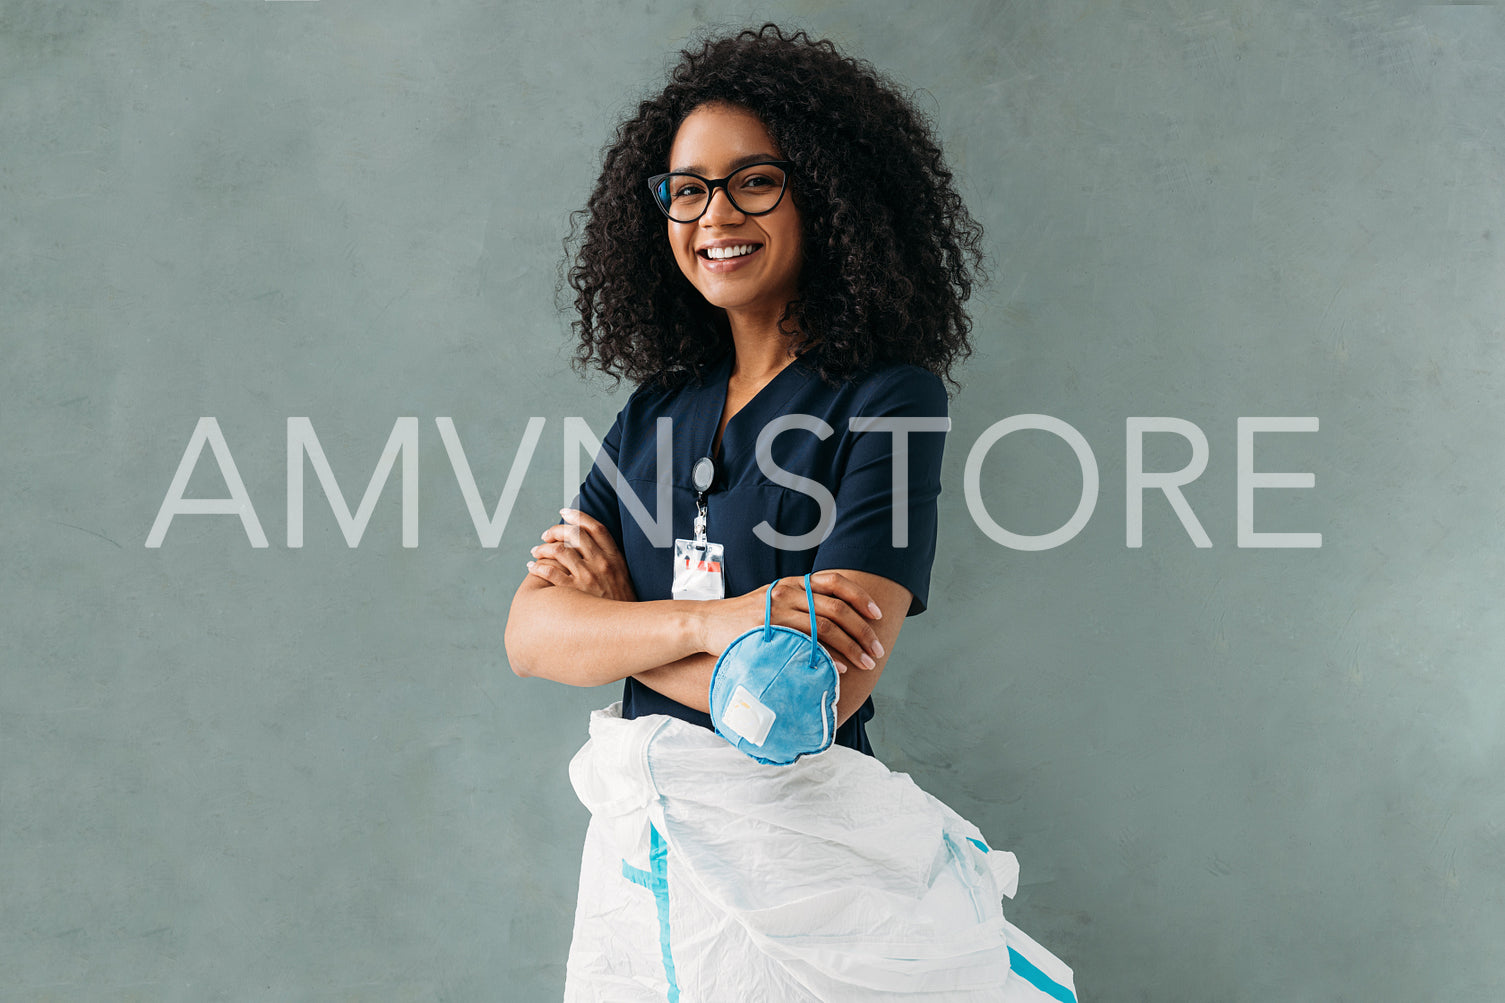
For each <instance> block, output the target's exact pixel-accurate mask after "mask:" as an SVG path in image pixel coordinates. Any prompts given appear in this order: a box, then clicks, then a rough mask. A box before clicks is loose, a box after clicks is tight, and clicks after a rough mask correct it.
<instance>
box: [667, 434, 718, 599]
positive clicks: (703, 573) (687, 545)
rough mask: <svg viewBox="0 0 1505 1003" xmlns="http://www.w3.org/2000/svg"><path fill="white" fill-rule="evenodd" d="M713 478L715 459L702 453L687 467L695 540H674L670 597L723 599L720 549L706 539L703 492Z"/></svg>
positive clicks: (714, 478) (705, 509)
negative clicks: (693, 500)
mask: <svg viewBox="0 0 1505 1003" xmlns="http://www.w3.org/2000/svg"><path fill="white" fill-rule="evenodd" d="M715 480H716V462H715V461H714V460H712V459H711V458H710V457H709V456H702V457H701V458H700V459H698V460H696V461H695V466H693V467H691V468H690V484H691V486H693V487H694V488H695V539H693V540H685V539H678V540H675V541H674V585H673V588H672V590H671V591H670V596H671V597H672V598H674V599H724V598H725V597H726V576H725V575H724V574H723V573H722V555H723V553H724V549H723V547H722V546H721V544H719V543H712V542H710V541H709V540H708V539H706V514H707V511H708V510H707V507H706V497H705V496H706V492H708V491H710V490H711V484H712V483H713V482H714V481H715Z"/></svg>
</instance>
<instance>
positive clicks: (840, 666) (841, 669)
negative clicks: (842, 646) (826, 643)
mask: <svg viewBox="0 0 1505 1003" xmlns="http://www.w3.org/2000/svg"><path fill="white" fill-rule="evenodd" d="M846 670H847V667H846V666H845V665H843V664H842V663H841V662H837V663H836V671H837V672H845V671H846Z"/></svg>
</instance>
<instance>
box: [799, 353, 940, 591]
mask: <svg viewBox="0 0 1505 1003" xmlns="http://www.w3.org/2000/svg"><path fill="white" fill-rule="evenodd" d="M864 419H890V420H892V421H879V422H877V423H875V424H876V425H877V427H873V428H869V429H867V430H865V431H857V430H854V429H853V428H852V423H853V422H855V423H856V424H857V426H858V428H861V427H862V425H863V422H864ZM946 419H947V406H946V390H945V387H944V385H942V383H941V381H940V378H939V377H937V376H936V375H935V374H933V373H930V372H928V371H926V370H924V369H920V368H919V367H916V366H903V367H899V368H898V369H897V370H896V371H894V372H893V373H892V374H887V373H885V374H883V375H881V376H879V377H877V378H876V379H875V380H874V386H873V389H872V392H871V393H870V394H869V395H868V397H867V399H866V400H864V401H863V403H862V404H861V405H859V406H858V408H857V411H856V413H855V414H854V415H853V416H852V418H851V419H850V420H849V422H848V427H847V428H845V429H837V431H838V432H839V433H841V434H844V435H847V436H850V437H851V438H850V448H849V449H848V450H847V459H846V463H845V465H844V466H843V469H842V473H841V480H840V482H839V483H838V484H837V485H836V490H835V492H834V493H835V496H836V517H835V521H834V525H833V526H832V529H831V534H830V535H829V536H827V537H826V539H825V540H824V541H823V542H822V543H821V544H820V546H819V548H818V549H817V550H816V553H815V565H814V568H813V569H812V570H814V571H820V570H824V569H829V568H848V569H851V570H853V571H866V572H869V573H871V574H875V575H881V576H882V577H884V578H888V579H890V580H892V581H895V582H897V583H899V584H900V585H902V586H904V587H905V588H906V589H908V590H909V592H910V595H911V596H912V597H913V598H912V600H911V602H910V606H909V612H908V615H909V616H914V615H917V614H919V613H923V612H924V611H925V608H926V605H927V602H928V600H929V595H930V567H931V565H932V564H933V563H934V561H935V546H936V528H937V499H938V498H939V496H940V493H941V454H942V451H943V449H944V447H945V441H946V434H945V432H944V431H939V430H927V431H921V430H919V429H920V428H922V427H924V426H926V425H929V426H931V427H932V428H934V426H936V425H941V424H943V423H944V422H945V420H946ZM892 426H898V427H897V428H895V427H892ZM901 443H902V444H903V445H902V448H901ZM896 467H897V468H898V469H897V473H898V475H900V476H901V477H902V479H901V480H899V481H898V487H899V490H898V491H896V490H895V488H896V481H895V477H896ZM904 495H907V498H905V497H903V496H904ZM901 502H902V504H901ZM896 515H897V518H896Z"/></svg>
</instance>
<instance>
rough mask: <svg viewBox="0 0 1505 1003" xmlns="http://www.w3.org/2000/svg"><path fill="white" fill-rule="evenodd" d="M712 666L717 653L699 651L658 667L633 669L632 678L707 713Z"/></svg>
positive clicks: (709, 709)
mask: <svg viewBox="0 0 1505 1003" xmlns="http://www.w3.org/2000/svg"><path fill="white" fill-rule="evenodd" d="M715 667H716V656H715V655H713V654H711V653H710V652H707V651H701V652H697V653H695V654H693V655H689V656H688V657H685V658H681V659H679V660H678V661H674V662H669V663H668V664H666V665H660V666H658V667H657V668H652V669H646V670H644V671H642V672H634V673H633V678H634V679H636V680H637V681H638V682H640V683H642V684H643V685H644V686H646V687H648V688H649V689H651V690H653V691H654V692H655V693H660V694H662V695H664V696H666V697H668V698H669V699H670V700H677V701H679V702H680V703H682V704H684V705H685V706H686V707H693V708H694V709H695V710H698V711H700V712H702V713H705V714H709V713H710V711H711V702H710V690H711V670H712V669H714V668H715Z"/></svg>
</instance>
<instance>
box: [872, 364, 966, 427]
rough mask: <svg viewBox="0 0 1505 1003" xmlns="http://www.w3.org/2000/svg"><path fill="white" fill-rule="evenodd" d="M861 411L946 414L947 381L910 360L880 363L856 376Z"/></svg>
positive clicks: (927, 415)
mask: <svg viewBox="0 0 1505 1003" xmlns="http://www.w3.org/2000/svg"><path fill="white" fill-rule="evenodd" d="M854 381H855V382H856V383H857V388H858V392H857V404H858V411H857V413H859V414H865V415H882V414H903V415H909V416H915V417H921V416H924V417H932V416H933V417H945V416H946V414H947V410H948V403H947V398H946V385H945V384H944V383H943V382H941V378H940V377H939V376H937V375H936V374H935V373H932V372H931V371H930V370H928V369H925V368H922V367H920V366H915V365H909V364H907V363H906V364H895V365H889V366H879V367H875V368H873V369H870V370H867V371H866V372H863V373H860V374H858V375H857V376H856V377H854Z"/></svg>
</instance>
